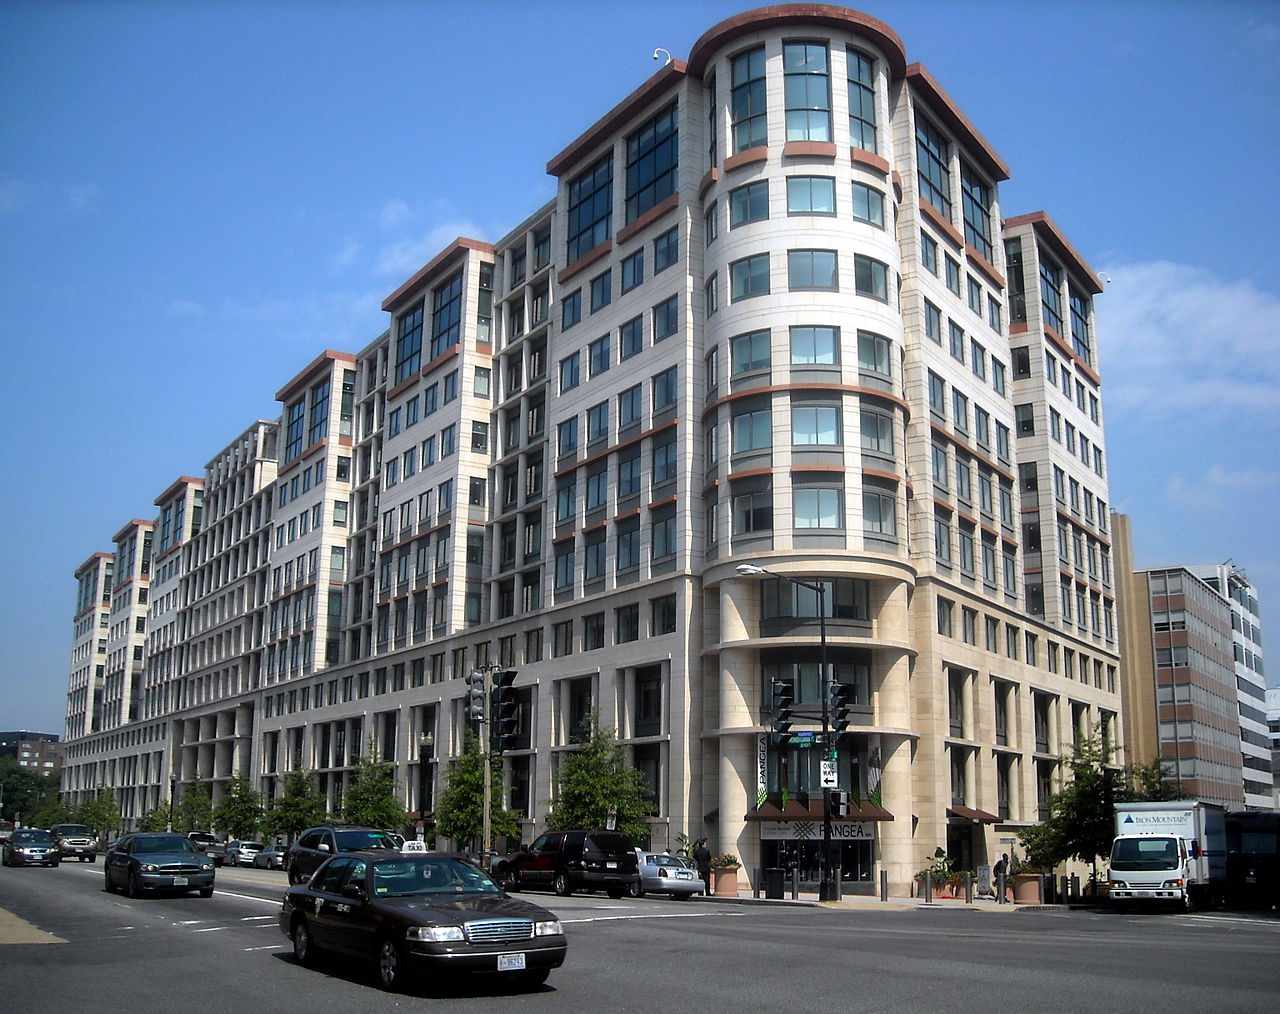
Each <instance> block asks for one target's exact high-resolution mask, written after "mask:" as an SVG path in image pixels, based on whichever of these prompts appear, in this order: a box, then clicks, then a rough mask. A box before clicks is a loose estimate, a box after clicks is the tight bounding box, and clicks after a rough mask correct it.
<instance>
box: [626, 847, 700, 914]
mask: <svg viewBox="0 0 1280 1014" xmlns="http://www.w3.org/2000/svg"><path fill="white" fill-rule="evenodd" d="M636 861H637V863H638V864H639V867H640V891H639V893H640V894H646V893H649V894H669V895H671V897H672V900H674V901H687V900H688V899H689V898H690V897H691V896H692V895H695V894H702V893H704V892H705V891H706V884H704V883H703V882H702V878H701V877H699V876H698V874H697V871H695V870H694V869H693V868H692V867H690V865H689V863H688V862H686V861H685V860H683V859H681V858H680V857H679V856H672V855H665V854H664V853H661V852H642V851H640V850H639V849H637V850H636ZM633 896H634V894H633Z"/></svg>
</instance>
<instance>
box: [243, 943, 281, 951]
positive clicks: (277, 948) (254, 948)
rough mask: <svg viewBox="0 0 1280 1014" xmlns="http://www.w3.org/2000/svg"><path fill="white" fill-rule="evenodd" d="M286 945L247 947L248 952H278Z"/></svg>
mask: <svg viewBox="0 0 1280 1014" xmlns="http://www.w3.org/2000/svg"><path fill="white" fill-rule="evenodd" d="M282 947H284V944H267V946H266V947H246V948H245V950H246V951H278V950H280V949H281V948H282Z"/></svg>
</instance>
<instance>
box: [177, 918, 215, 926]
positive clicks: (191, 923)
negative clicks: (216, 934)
mask: <svg viewBox="0 0 1280 1014" xmlns="http://www.w3.org/2000/svg"><path fill="white" fill-rule="evenodd" d="M202 922H208V920H207V919H183V920H182V921H181V922H175V923H174V925H175V926H199V925H200V924H201V923H202Z"/></svg>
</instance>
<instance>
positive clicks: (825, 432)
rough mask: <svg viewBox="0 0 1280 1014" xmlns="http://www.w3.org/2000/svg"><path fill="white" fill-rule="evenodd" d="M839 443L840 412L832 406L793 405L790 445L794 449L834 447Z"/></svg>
mask: <svg viewBox="0 0 1280 1014" xmlns="http://www.w3.org/2000/svg"><path fill="white" fill-rule="evenodd" d="M840 442H841V426H840V410H839V408H837V407H836V406H834V405H793V406H792V408H791V443H792V444H793V445H794V446H796V447H803V446H822V447H836V446H838V445H839V444H840Z"/></svg>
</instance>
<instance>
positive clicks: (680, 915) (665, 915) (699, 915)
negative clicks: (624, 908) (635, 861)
mask: <svg viewBox="0 0 1280 1014" xmlns="http://www.w3.org/2000/svg"><path fill="white" fill-rule="evenodd" d="M746 914H747V913H746V912H661V913H659V912H655V913H653V914H652V915H598V916H593V917H591V918H588V919H561V920H560V922H561V923H562V924H568V923H579V922H620V921H622V920H624V919H709V918H711V917H712V916H723V917H725V918H727V919H732V918H735V917H738V918H740V917H742V916H744V915H746Z"/></svg>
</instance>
